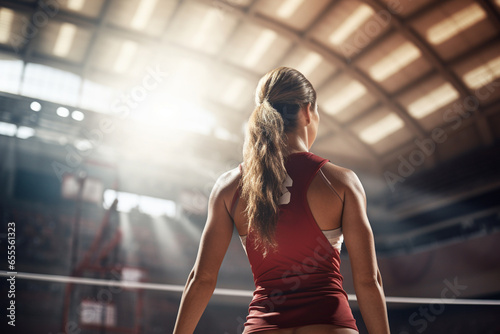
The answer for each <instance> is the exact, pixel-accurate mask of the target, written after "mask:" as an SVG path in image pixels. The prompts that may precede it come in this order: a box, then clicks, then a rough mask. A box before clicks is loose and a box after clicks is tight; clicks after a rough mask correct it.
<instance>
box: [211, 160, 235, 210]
mask: <svg viewBox="0 0 500 334" xmlns="http://www.w3.org/2000/svg"><path fill="white" fill-rule="evenodd" d="M240 178H241V173H240V169H239V167H236V168H233V169H231V170H228V171H227V172H225V173H223V174H222V175H221V176H219V178H218V179H217V181H216V183H215V185H214V190H213V196H216V197H217V198H219V199H222V200H223V201H224V202H225V204H226V207H229V206H230V204H231V201H232V198H233V195H234V193H235V192H236V189H237V188H238V184H239V181H240Z"/></svg>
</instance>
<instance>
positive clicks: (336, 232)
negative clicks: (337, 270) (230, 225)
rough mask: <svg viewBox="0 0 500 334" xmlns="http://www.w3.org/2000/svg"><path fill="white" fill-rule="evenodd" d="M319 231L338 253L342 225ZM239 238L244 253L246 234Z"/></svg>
mask: <svg viewBox="0 0 500 334" xmlns="http://www.w3.org/2000/svg"><path fill="white" fill-rule="evenodd" d="M321 232H323V234H324V235H325V237H326V238H327V239H328V241H329V242H330V244H331V245H332V247H333V248H334V249H336V250H337V251H338V252H339V253H340V249H341V248H342V242H344V234H343V233H342V227H338V228H336V229H333V230H324V231H321ZM240 240H241V244H242V245H243V249H244V250H245V253H246V251H247V249H246V241H247V236H246V235H240Z"/></svg>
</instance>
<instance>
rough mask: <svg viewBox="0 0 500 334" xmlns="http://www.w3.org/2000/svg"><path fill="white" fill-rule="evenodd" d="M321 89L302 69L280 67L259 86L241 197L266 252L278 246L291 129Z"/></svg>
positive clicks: (246, 153) (252, 116)
mask: <svg viewBox="0 0 500 334" xmlns="http://www.w3.org/2000/svg"><path fill="white" fill-rule="evenodd" d="M308 103H311V104H312V105H313V106H315V105H316V92H315V91H314V88H313V87H312V85H311V83H310V82H309V81H308V80H307V79H306V78H305V77H304V76H303V75H302V74H301V73H300V72H298V71H297V70H294V69H292V68H288V67H280V68H277V69H275V70H273V71H271V72H269V73H267V74H266V75H265V76H264V77H263V78H262V79H261V80H260V81H259V85H258V86H257V93H256V107H255V109H254V111H253V112H252V115H251V116H250V120H249V122H248V127H247V136H246V140H245V145H244V150H243V160H244V168H243V177H242V179H241V183H242V197H244V198H245V199H246V201H247V207H246V209H245V213H246V216H247V218H248V222H249V230H252V231H254V232H255V233H256V235H257V246H261V247H262V249H263V254H264V256H265V255H266V254H267V253H268V251H269V250H271V249H276V246H277V245H276V241H275V230H276V225H277V222H278V218H279V198H280V197H281V195H282V194H281V191H282V184H283V182H284V181H285V179H286V169H285V160H286V157H287V156H288V148H287V135H286V134H287V132H289V131H291V130H293V129H295V128H296V126H297V114H298V111H299V110H300V108H301V107H302V106H304V105H306V104H308Z"/></svg>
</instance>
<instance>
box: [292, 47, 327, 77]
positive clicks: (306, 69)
mask: <svg viewBox="0 0 500 334" xmlns="http://www.w3.org/2000/svg"><path fill="white" fill-rule="evenodd" d="M321 60H322V57H321V56H320V55H319V54H317V53H316V52H309V53H308V54H307V56H306V57H305V58H304V59H303V60H302V61H301V62H300V64H299V65H298V66H297V69H298V70H299V71H300V72H302V74H304V75H305V76H308V75H309V74H311V73H312V72H313V71H314V70H315V69H316V68H317V67H318V65H319V64H320V63H321Z"/></svg>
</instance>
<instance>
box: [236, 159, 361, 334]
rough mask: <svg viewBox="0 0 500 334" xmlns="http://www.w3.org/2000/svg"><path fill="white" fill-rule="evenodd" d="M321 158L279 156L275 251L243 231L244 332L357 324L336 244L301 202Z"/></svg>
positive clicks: (354, 325)
mask: <svg viewBox="0 0 500 334" xmlns="http://www.w3.org/2000/svg"><path fill="white" fill-rule="evenodd" d="M327 162H328V160H327V159H323V158H320V157H319V156H317V155H314V154H313V153H310V152H299V153H294V154H291V155H289V156H288V159H287V160H286V162H285V168H286V170H287V174H288V175H287V178H286V180H285V182H284V184H283V192H282V196H281V198H280V213H279V219H278V223H277V226H276V242H277V251H276V252H273V251H269V253H268V254H267V255H266V257H263V255H262V252H261V250H260V249H257V248H256V247H255V236H254V234H253V233H252V231H251V230H250V231H249V232H248V234H247V236H246V240H245V243H246V247H245V248H246V252H247V256H248V259H249V262H250V266H251V268H252V273H253V278H254V283H255V291H254V293H253V298H252V301H251V302H250V305H249V310H248V316H247V321H246V322H245V331H244V333H256V332H259V331H265V330H276V329H283V328H293V327H301V326H306V325H314V324H331V325H337V326H343V327H349V328H353V329H355V330H358V329H357V327H356V321H355V319H354V317H353V315H352V312H351V309H350V307H349V304H348V301H347V294H346V292H345V291H344V289H343V288H342V275H341V274H340V253H339V249H336V248H334V247H332V245H331V244H330V243H329V241H328V239H327V237H326V236H325V234H323V232H322V231H321V229H320V228H319V226H318V224H317V223H316V221H315V220H314V217H313V215H312V212H311V210H310V208H309V205H308V203H307V189H308V187H309V184H310V183H311V182H312V180H313V178H314V176H315V175H316V173H317V172H318V171H319V169H320V168H321V167H322V166H323V165H324V164H325V163H327ZM240 167H241V166H240ZM238 196H239V191H237V193H236V194H235V196H234V198H233V203H232V205H231V211H233V209H234V204H235V203H236V200H237V199H238ZM332 231H336V230H332ZM336 233H337V234H338V233H341V231H340V230H339V231H336ZM337 237H338V236H337ZM242 241H243V240H242Z"/></svg>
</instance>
